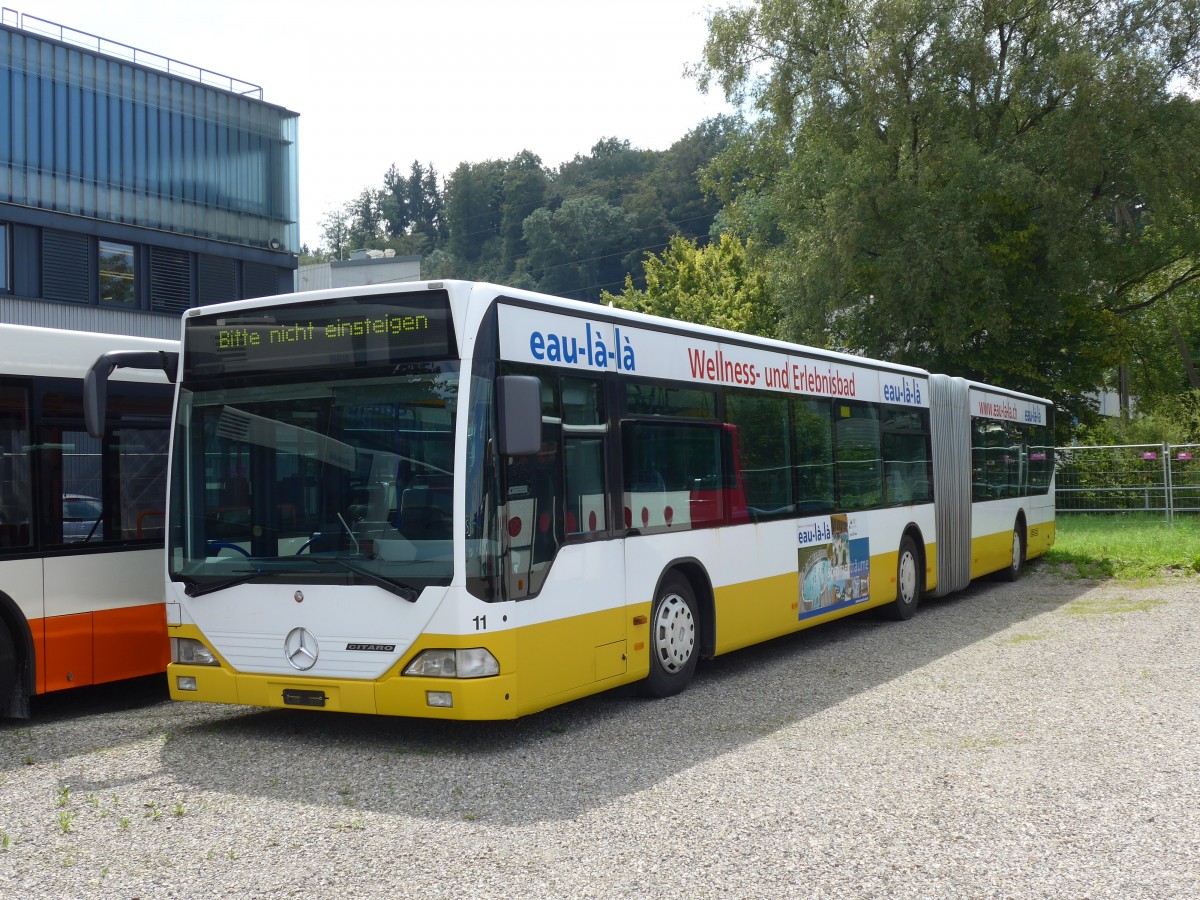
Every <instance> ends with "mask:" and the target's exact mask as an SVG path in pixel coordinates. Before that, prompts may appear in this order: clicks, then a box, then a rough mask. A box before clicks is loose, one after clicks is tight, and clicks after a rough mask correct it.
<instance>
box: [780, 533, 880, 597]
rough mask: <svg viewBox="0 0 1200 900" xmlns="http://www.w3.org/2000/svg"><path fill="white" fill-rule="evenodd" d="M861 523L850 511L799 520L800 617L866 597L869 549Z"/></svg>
mask: <svg viewBox="0 0 1200 900" xmlns="http://www.w3.org/2000/svg"><path fill="white" fill-rule="evenodd" d="M863 525H865V520H864V519H863V518H862V517H860V516H856V515H853V514H849V515H831V516H820V517H818V518H815V519H808V520H806V521H804V522H801V523H800V525H799V527H798V531H797V543H798V549H797V566H798V571H799V573H800V618H801V619H806V618H809V617H810V616H818V615H822V614H824V613H827V612H830V611H832V610H835V609H840V608H841V607H844V606H850V605H852V604H855V603H865V602H866V601H867V600H868V599H869V597H870V585H871V578H870V575H871V550H870V540H869V538H868V537H867V534H866V531H865V528H863V527H861V526H863Z"/></svg>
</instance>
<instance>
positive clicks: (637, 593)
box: [92, 281, 1054, 719]
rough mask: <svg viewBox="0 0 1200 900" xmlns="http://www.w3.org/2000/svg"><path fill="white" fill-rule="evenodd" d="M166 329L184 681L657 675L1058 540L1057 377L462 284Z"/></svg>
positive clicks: (438, 713)
mask: <svg viewBox="0 0 1200 900" xmlns="http://www.w3.org/2000/svg"><path fill="white" fill-rule="evenodd" d="M181 354H182V355H181V358H180V360H179V376H178V380H179V383H178V398H177V402H176V407H175V416H174V418H175V425H174V436H173V439H172V448H171V472H170V492H169V502H168V523H169V524H168V535H167V559H166V564H167V571H166V577H167V619H168V632H169V634H170V637H171V648H172V649H171V660H172V661H171V665H170V667H169V669H168V680H169V685H170V690H171V696H172V697H174V698H176V699H181V700H196V701H207V702H218V703H239V704H251V705H258V706H266V707H297V708H308V709H324V710H340V711H350V712H361V713H380V714H392V715H406V716H431V717H444V718H455V719H502V718H513V717H517V716H521V715H525V714H528V713H532V712H535V711H537V710H541V709H544V708H546V707H549V706H552V705H554V704H558V703H562V702H565V701H568V700H571V699H573V698H578V697H582V696H585V695H588V694H592V693H595V692H598V691H603V690H606V689H609V688H612V687H615V686H618V685H623V684H629V683H637V684H638V685H639V686H640V688H641V689H642V691H643V692H644V693H646V694H649V695H654V696H666V695H669V694H673V693H675V692H677V691H680V690H682V689H683V688H684V687H685V686H686V685H687V683H688V681H689V680H690V679H691V677H692V674H693V672H694V670H695V667H696V664H697V660H699V659H700V658H702V657H709V656H713V655H716V654H721V653H726V652H728V651H731V650H734V649H737V648H740V647H746V646H748V645H751V644H754V643H756V642H759V641H764V640H767V639H769V638H773V637H776V636H779V635H783V634H787V633H789V632H794V631H797V630H799V629H803V628H807V627H810V626H813V625H818V624H820V623H822V622H826V621H829V620H831V619H834V618H837V617H840V616H845V615H849V614H852V613H857V612H859V611H862V610H866V609H878V610H880V611H883V612H884V613H886V614H888V615H890V616H892V617H894V618H899V619H906V618H909V617H911V616H912V615H913V613H914V611H915V610H916V607H917V603H918V600H919V599H920V597H921V596H922V595H932V594H938V593H942V592H945V591H946V590H950V589H954V588H957V587H961V586H962V585H963V584H966V583H967V582H968V581H970V579H972V578H975V577H979V576H980V575H984V574H988V573H991V572H1000V573H1004V574H1006V575H1007V576H1009V577H1016V576H1017V575H1019V573H1020V570H1021V566H1022V565H1023V564H1024V562H1025V560H1026V559H1027V558H1029V557H1033V556H1037V555H1038V554H1040V553H1042V552H1043V551H1044V550H1045V549H1046V548H1047V547H1048V546H1049V545H1050V543H1051V542H1052V541H1053V538H1054V508H1053V456H1052V450H1051V444H1052V440H1051V434H1052V430H1051V426H1052V421H1051V418H1052V410H1051V407H1050V405H1049V404H1048V403H1047V402H1046V401H1044V400H1039V399H1037V398H1035V397H1030V396H1027V395H1023V394H1017V393H1013V392H1010V391H1003V390H1000V389H998V388H992V387H987V386H984V385H977V384H972V383H969V382H965V381H963V380H961V379H952V378H943V377H939V376H930V374H929V373H927V372H925V371H923V370H920V369H915V368H910V367H905V366H897V365H890V364H888V363H884V362H879V361H876V360H870V359H863V358H859V357H855V356H849V355H844V354H837V353H830V352H825V351H821V350H816V349H812V348H808V347H802V346H797V345H792V344H786V343H782V342H779V341H773V340H764V339H759V338H754V337H749V336H746V335H742V334H734V333H730V332H725V331H720V330H716V329H713V328H705V327H700V326H694V325H688V324H684V323H680V322H674V321H668V320H664V319H660V318H655V317H650V316H645V315H639V314H633V313H627V312H623V311H619V310H614V309H610V308H604V307H598V306H596V305H593V304H588V303H579V302H573V301H567V300H560V299H555V298H552V297H547V296H542V295H538V294H534V293H530V292H526V291H519V290H513V289H508V288H504V287H498V286H495V285H487V284H474V283H464V282H453V281H445V282H420V283H412V284H393V285H376V286H373V287H366V288H356V289H352V290H333V291H317V292H312V293H306V294H304V295H302V296H301V295H290V296H280V297H271V298H260V299H256V300H247V301H237V302H231V303H227V304H221V305H218V306H210V307H205V308H199V309H193V310H189V311H188V312H187V313H186V314H185V316H184V320H183V329H182V345H181ZM132 364H136V363H135V362H130V361H122V360H119V359H116V358H109V359H106V360H101V361H100V362H98V364H97V367H98V370H103V371H109V370H110V369H111V368H112V367H113V366H114V365H118V366H119V365H132ZM92 405H93V412H98V411H99V409H100V406H101V405H100V404H99V402H98V401H95V402H94V403H93V404H92ZM94 427H96V426H94Z"/></svg>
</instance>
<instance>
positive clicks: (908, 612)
mask: <svg viewBox="0 0 1200 900" xmlns="http://www.w3.org/2000/svg"><path fill="white" fill-rule="evenodd" d="M920 562H921V557H920V556H918V555H917V545H916V543H914V541H913V539H912V538H910V537H909V536H908V535H907V534H906V535H905V536H904V537H903V538H901V539H900V553H899V555H898V556H897V559H896V599H895V600H893V601H892V602H891V603H890V604H888V605H887V606H885V607H883V613H884V615H885V616H886V617H887V618H889V619H895V620H897V621H905V620H907V619H911V618H912V617H913V615H914V614H915V613H916V611H917V602H918V601H919V600H920V599H921V568H920Z"/></svg>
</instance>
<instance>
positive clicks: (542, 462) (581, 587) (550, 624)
mask: <svg viewBox="0 0 1200 900" xmlns="http://www.w3.org/2000/svg"><path fill="white" fill-rule="evenodd" d="M522 371H524V370H522ZM531 371H532V372H535V373H536V374H537V376H538V377H539V379H540V381H541V383H542V446H541V449H540V450H539V452H538V453H537V454H535V455H532V456H526V457H512V458H510V459H509V460H507V462H506V466H505V477H504V482H505V487H504V490H505V505H506V514H507V517H508V529H507V532H508V541H509V552H508V559H509V563H510V565H509V567H508V568H509V571H508V573H507V577H506V582H507V584H506V588H507V595H508V596H509V597H511V598H516V599H519V600H520V603H518V605H517V611H518V613H517V614H518V617H519V622H520V625H521V627H520V629H519V630H518V660H519V663H518V665H519V668H520V670H521V673H522V674H521V685H522V688H521V690H522V698H523V700H524V701H526V702H534V701H536V700H538V699H540V698H544V697H550V696H553V695H555V694H562V693H566V692H570V691H572V690H575V689H578V688H580V687H583V686H587V685H593V684H596V683H598V682H603V681H605V680H607V679H615V678H619V677H621V676H623V675H624V674H625V672H626V668H627V648H626V643H625V639H626V620H627V616H626V615H625V606H624V596H623V592H622V587H623V583H622V581H623V580H622V577H621V573H622V572H623V570H624V564H625V561H624V548H623V542H622V541H620V540H616V539H614V535H613V530H612V528H613V517H612V515H611V511H610V509H609V505H610V492H609V490H608V475H607V472H608V465H609V450H608V426H607V424H606V415H605V405H604V390H603V380H602V379H600V378H594V377H588V376H580V375H575V374H569V375H568V374H562V375H559V374H558V373H557V372H554V371H553V370H546V369H538V370H531Z"/></svg>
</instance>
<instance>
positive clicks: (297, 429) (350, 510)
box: [170, 362, 459, 600]
mask: <svg viewBox="0 0 1200 900" xmlns="http://www.w3.org/2000/svg"><path fill="white" fill-rule="evenodd" d="M458 371H459V366H458V363H457V362H441V363H411V364H407V365H401V366H396V367H395V368H394V370H392V371H391V372H389V373H388V374H386V375H375V376H374V377H370V376H368V377H363V376H361V375H360V376H359V377H339V375H353V374H356V373H354V372H353V371H351V372H347V373H338V372H335V371H320V372H318V374H317V377H316V378H315V379H310V380H293V379H295V375H294V374H293V375H291V376H290V377H289V379H288V380H287V381H286V382H285V383H266V384H264V383H261V381H260V380H257V379H256V380H255V381H254V382H253V383H249V382H248V383H245V384H234V385H231V386H223V387H219V388H214V389H207V390H206V389H202V385H201V383H197V384H194V385H193V386H192V387H189V386H188V385H187V384H185V385H184V386H183V387H182V388H181V391H180V403H179V411H178V417H177V420H176V435H175V448H176V449H175V455H174V460H173V469H172V477H171V506H170V516H171V528H170V574H171V578H172V579H173V580H176V581H182V582H183V583H184V585H185V588H186V589H187V591H188V593H190V594H192V595H193V596H195V595H197V594H202V593H207V592H209V591H215V590H220V589H221V588H224V587H230V586H232V585H233V584H237V583H242V582H246V581H265V582H271V581H275V582H288V583H294V582H307V583H334V584H356V583H363V584H375V585H377V586H379V587H382V588H385V589H387V590H391V591H392V592H393V593H396V594H398V595H400V596H402V597H405V598H406V599H410V600H411V599H415V598H416V595H417V592H419V591H420V589H421V588H422V587H425V586H427V585H431V584H448V583H449V581H450V577H451V574H452V535H453V530H452V528H451V521H452V512H453V506H452V499H451V497H452V487H453V446H454V420H455V408H456V402H457V395H458ZM225 384H228V382H225Z"/></svg>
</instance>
